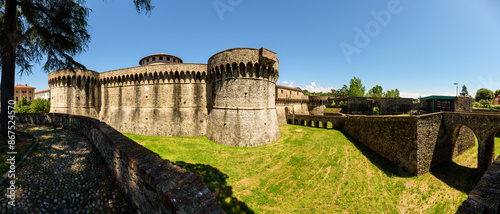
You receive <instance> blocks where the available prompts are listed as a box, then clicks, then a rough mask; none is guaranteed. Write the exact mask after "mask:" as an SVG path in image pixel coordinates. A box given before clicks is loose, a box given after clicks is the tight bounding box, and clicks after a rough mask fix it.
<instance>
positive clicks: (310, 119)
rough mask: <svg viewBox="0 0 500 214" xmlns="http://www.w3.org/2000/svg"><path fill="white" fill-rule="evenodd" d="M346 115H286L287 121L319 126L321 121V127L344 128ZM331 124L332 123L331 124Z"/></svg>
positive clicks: (295, 123)
mask: <svg viewBox="0 0 500 214" xmlns="http://www.w3.org/2000/svg"><path fill="white" fill-rule="evenodd" d="M345 119H346V116H345V115H343V114H339V115H338V116H323V115H304V114H288V115H286V123H287V124H294V125H302V126H310V127H318V128H319V125H318V124H319V123H320V122H321V128H325V129H328V128H329V127H330V128H333V129H342V128H343V126H344V123H345ZM330 124H331V125H330Z"/></svg>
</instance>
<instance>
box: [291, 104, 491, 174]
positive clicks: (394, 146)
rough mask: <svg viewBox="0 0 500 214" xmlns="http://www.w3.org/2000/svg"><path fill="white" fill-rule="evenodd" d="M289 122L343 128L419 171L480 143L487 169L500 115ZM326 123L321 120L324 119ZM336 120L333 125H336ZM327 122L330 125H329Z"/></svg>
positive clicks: (360, 117)
mask: <svg viewBox="0 0 500 214" xmlns="http://www.w3.org/2000/svg"><path fill="white" fill-rule="evenodd" d="M286 119H287V123H288V124H295V125H303V126H311V127H318V128H319V127H321V128H334V129H339V130H343V131H345V132H347V133H349V134H350V135H351V136H353V137H354V138H356V139H357V140H358V141H360V142H361V143H363V144H365V145H366V146H368V147H369V148H370V149H372V150H373V151H374V152H376V153H377V154H379V155H381V156H383V157H385V158H387V159H389V160H390V161H391V162H393V163H394V164H396V165H398V166H399V167H400V169H404V170H407V171H408V172H410V173H412V174H415V175H422V174H425V173H427V172H429V170H430V168H431V167H433V166H435V165H438V164H440V163H442V162H444V161H448V160H452V159H453V158H454V157H456V156H458V155H460V154H462V153H463V152H464V151H466V150H467V149H469V148H471V147H474V145H475V141H474V136H475V137H476V138H477V141H478V144H479V147H478V168H480V169H483V170H486V169H487V168H488V167H489V166H490V165H491V163H492V162H493V158H494V141H495V135H496V134H498V133H499V132H500V114H484V113H449V112H439V113H433V114H427V115H420V116H363V115H342V114H339V116H322V115H297V114H295V115H293V114H288V115H286ZM320 122H321V123H320ZM330 123H331V126H330ZM325 124H326V125H325Z"/></svg>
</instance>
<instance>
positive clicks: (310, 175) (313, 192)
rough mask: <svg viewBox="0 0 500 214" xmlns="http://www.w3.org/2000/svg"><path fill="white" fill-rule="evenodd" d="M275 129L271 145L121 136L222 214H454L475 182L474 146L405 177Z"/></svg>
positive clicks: (339, 136)
mask: <svg viewBox="0 0 500 214" xmlns="http://www.w3.org/2000/svg"><path fill="white" fill-rule="evenodd" d="M280 130H281V138H280V139H278V140H277V141H275V142H273V143H270V144H267V145H264V146H259V147H251V148H244V147H228V146H223V145H219V144H216V143H213V142H211V141H209V140H207V139H206V138H205V137H155V136H141V135H135V134H125V135H126V136H128V137H129V138H131V139H133V140H135V141H137V142H138V143H140V144H142V145H144V146H145V147H147V148H149V149H150V150H152V151H154V152H156V153H158V154H159V155H160V156H161V157H162V158H164V159H166V160H169V161H171V162H173V163H175V164H177V165H179V166H181V167H184V168H186V169H188V170H190V171H192V172H195V173H197V174H200V175H202V176H204V180H203V182H204V183H205V185H207V186H208V187H209V189H210V190H211V191H212V192H214V193H215V194H216V197H217V199H218V201H219V203H221V205H222V206H223V208H224V210H226V211H227V212H228V213H238V212H247V213H252V212H255V213H338V212H349V213H454V212H455V211H456V209H457V208H458V206H460V204H461V203H462V201H463V200H465V199H466V198H467V193H468V191H470V190H471V189H472V188H473V187H474V185H475V183H477V181H478V179H479V178H480V175H479V176H478V173H477V172H476V170H475V169H472V168H469V167H467V166H466V165H467V164H471V163H473V162H474V161H475V162H476V163H477V146H476V147H474V148H472V149H470V150H468V151H467V152H466V153H465V154H463V155H461V156H459V157H458V158H456V159H455V161H454V163H452V164H448V165H452V166H450V167H447V166H443V167H440V168H439V169H437V170H433V172H432V173H427V174H425V175H423V176H419V177H404V176H400V175H401V173H400V170H399V169H398V167H397V166H394V165H393V164H391V163H389V162H388V161H387V160H386V159H383V158H381V157H380V156H378V155H376V154H374V153H373V152H371V151H370V150H369V149H368V148H366V147H365V146H363V145H362V144H360V143H358V142H357V141H356V140H354V139H352V138H351V137H349V136H348V135H345V134H344V133H342V132H340V131H337V130H325V129H318V128H310V127H303V126H293V125H284V126H280ZM496 142H497V143H496V145H499V144H500V140H499V138H498V137H497V138H496ZM495 154H497V155H498V154H500V147H499V146H497V147H496V153H495ZM474 157H475V159H474ZM471 160H473V161H471ZM462 165H463V166H462ZM453 167H459V169H461V170H462V171H459V170H458V171H454V169H455V168H453ZM464 171H465V172H467V173H465V174H464ZM458 173H461V174H458ZM474 182H475V183H474ZM462 183H466V184H467V186H462V185H461V184H462Z"/></svg>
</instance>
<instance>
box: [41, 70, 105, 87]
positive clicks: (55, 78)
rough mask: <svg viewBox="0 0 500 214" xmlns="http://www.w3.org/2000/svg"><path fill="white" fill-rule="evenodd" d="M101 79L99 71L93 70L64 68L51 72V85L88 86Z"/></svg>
mask: <svg viewBox="0 0 500 214" xmlns="http://www.w3.org/2000/svg"><path fill="white" fill-rule="evenodd" d="M98 80H99V73H97V72H95V71H92V70H82V69H75V70H73V71H72V70H69V69H62V70H57V71H53V72H50V73H49V87H50V88H52V87H68V86H78V87H88V86H89V85H90V84H92V85H95V84H97V82H98Z"/></svg>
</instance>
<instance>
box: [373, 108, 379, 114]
mask: <svg viewBox="0 0 500 214" xmlns="http://www.w3.org/2000/svg"><path fill="white" fill-rule="evenodd" d="M373 115H380V109H379V108H378V107H373Z"/></svg>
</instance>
